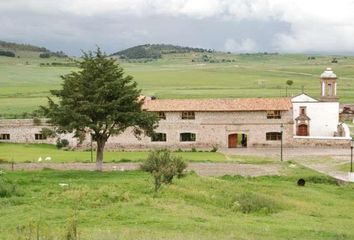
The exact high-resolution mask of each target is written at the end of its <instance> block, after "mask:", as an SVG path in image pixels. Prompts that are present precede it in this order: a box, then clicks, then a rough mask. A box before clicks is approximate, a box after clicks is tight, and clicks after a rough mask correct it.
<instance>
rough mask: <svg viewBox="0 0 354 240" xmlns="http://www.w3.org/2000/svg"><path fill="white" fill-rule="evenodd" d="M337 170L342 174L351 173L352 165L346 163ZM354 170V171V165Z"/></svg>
mask: <svg viewBox="0 0 354 240" xmlns="http://www.w3.org/2000/svg"><path fill="white" fill-rule="evenodd" d="M337 169H338V170H339V171H342V172H350V163H344V164H341V165H338V166H337ZM353 170H354V163H353Z"/></svg>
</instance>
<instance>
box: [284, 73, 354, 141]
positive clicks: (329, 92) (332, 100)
mask: <svg viewBox="0 0 354 240" xmlns="http://www.w3.org/2000/svg"><path fill="white" fill-rule="evenodd" d="M320 81H321V89H320V92H321V98H320V100H317V99H314V98H312V97H310V96H308V95H307V94H305V93H302V94H300V95H298V96H295V97H293V98H292V100H291V102H292V105H293V120H294V127H293V134H294V138H313V139H320V138H322V139H330V138H332V139H337V138H339V139H350V132H349V129H348V127H347V126H346V125H345V123H340V122H339V102H338V96H337V75H336V74H335V73H334V72H333V71H332V69H331V68H327V69H326V70H325V71H324V72H323V73H322V74H321V76H320Z"/></svg>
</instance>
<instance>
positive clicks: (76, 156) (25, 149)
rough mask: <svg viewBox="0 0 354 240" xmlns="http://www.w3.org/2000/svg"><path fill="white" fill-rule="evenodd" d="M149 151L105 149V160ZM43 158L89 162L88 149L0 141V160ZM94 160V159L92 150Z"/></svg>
mask: <svg viewBox="0 0 354 240" xmlns="http://www.w3.org/2000/svg"><path fill="white" fill-rule="evenodd" d="M148 154H149V152H146V151H145V152H136V151H135V152H122V151H112V152H110V151H106V152H105V154H104V161H105V162H122V161H132V162H139V161H142V160H144V159H146V157H147V156H148ZM173 155H178V156H181V157H182V158H183V159H184V160H186V161H189V162H208V161H209V162H223V161H226V158H225V156H224V155H223V154H221V153H216V152H175V153H173ZM40 157H41V158H42V159H43V160H44V159H45V158H46V157H51V158H52V160H51V162H56V163H60V162H90V161H91V152H90V151H64V150H58V149H57V148H56V147H55V146H54V145H49V144H16V143H0V160H2V161H8V162H11V161H14V162H37V161H38V158H40ZM93 157H94V161H95V159H96V156H95V152H94V156H93Z"/></svg>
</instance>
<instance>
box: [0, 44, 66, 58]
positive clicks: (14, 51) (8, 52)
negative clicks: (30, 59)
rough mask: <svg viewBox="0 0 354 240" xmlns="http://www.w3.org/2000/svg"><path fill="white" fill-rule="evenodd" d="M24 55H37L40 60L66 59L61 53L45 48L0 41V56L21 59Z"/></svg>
mask: <svg viewBox="0 0 354 240" xmlns="http://www.w3.org/2000/svg"><path fill="white" fill-rule="evenodd" d="M24 53H32V54H31V55H33V56H36V55H38V56H39V57H40V58H50V57H57V58H65V57H68V56H67V55H66V54H65V53H64V52H63V51H57V52H53V51H50V50H48V49H47V48H45V47H39V46H35V45H31V44H22V43H14V42H5V41H1V40H0V56H7V57H21V56H22V55H23V54H24Z"/></svg>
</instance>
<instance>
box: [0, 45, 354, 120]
mask: <svg viewBox="0 0 354 240" xmlns="http://www.w3.org/2000/svg"><path fill="white" fill-rule="evenodd" d="M209 55H210V54H209ZM200 56H201V54H197V55H195V56H193V55H191V54H171V55H164V57H163V58H162V59H159V60H157V61H153V62H149V63H127V62H122V66H123V67H124V68H125V70H126V72H127V73H128V74H130V75H132V76H134V78H135V80H136V81H137V82H138V84H139V88H141V89H142V90H143V94H145V95H156V96H157V97H159V98H226V97H279V96H284V95H285V82H286V81H287V80H293V81H294V85H293V86H292V87H291V88H290V89H289V90H288V94H298V93H300V92H301V89H302V86H304V88H305V91H306V92H307V93H309V94H311V95H312V96H314V97H318V96H319V91H320V89H319V75H320V74H321V73H322V72H323V70H324V69H325V68H326V67H328V66H331V67H333V68H334V70H335V72H336V73H337V75H338V76H339V78H340V79H339V82H338V86H339V90H338V93H339V96H340V101H341V102H343V103H348V102H354V70H353V69H354V68H353V66H354V57H340V58H339V63H338V64H331V63H330V61H331V59H332V57H331V56H318V57H316V60H311V61H309V60H307V56H306V55H301V54H298V55H296V54H295V55H294V54H292V55H291V54H287V55H272V56H270V55H268V56H259V55H250V56H247V55H235V54H222V53H214V54H213V55H210V56H212V57H213V58H214V59H219V60H220V59H232V60H235V62H231V63H200V62H192V59H196V58H198V57H200ZM65 61H67V60H65V59H53V58H50V59H40V58H38V56H37V55H36V54H31V53H26V52H24V53H23V54H22V56H21V58H6V57H0V79H1V81H0V88H1V93H0V114H1V115H4V114H22V113H23V112H31V111H33V110H35V109H36V108H37V107H38V106H39V105H43V104H46V97H47V96H48V95H49V90H50V89H57V88H59V87H60V83H61V79H60V77H59V76H60V75H62V74H66V73H69V72H70V71H72V70H75V68H71V67H41V66H40V65H39V64H40V63H51V62H65ZM9 103H11V104H9Z"/></svg>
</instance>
